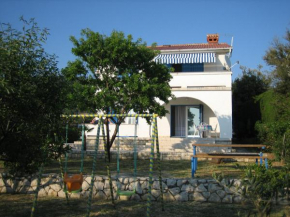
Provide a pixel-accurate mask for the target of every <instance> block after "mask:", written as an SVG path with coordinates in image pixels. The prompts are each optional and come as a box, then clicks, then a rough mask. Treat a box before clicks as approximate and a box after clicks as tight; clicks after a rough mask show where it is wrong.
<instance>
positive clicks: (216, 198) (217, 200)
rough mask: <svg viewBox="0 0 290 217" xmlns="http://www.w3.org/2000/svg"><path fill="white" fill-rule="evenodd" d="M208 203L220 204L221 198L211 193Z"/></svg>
mask: <svg viewBox="0 0 290 217" xmlns="http://www.w3.org/2000/svg"><path fill="white" fill-rule="evenodd" d="M208 201H209V202H213V203H220V202H221V198H220V197H219V196H218V195H217V194H216V193H212V194H211V195H210V197H209V198H208Z"/></svg>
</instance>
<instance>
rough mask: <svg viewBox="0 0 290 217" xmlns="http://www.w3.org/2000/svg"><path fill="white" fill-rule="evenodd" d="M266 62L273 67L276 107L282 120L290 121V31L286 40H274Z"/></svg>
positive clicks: (265, 57) (266, 56)
mask: <svg viewBox="0 0 290 217" xmlns="http://www.w3.org/2000/svg"><path fill="white" fill-rule="evenodd" d="M264 60H265V61H266V63H267V64H268V65H269V66H271V67H272V69H273V70H272V72H271V74H272V77H273V87H274V91H275V93H276V94H275V98H274V99H277V100H276V102H275V107H276V109H277V113H278V116H279V119H280V120H283V121H290V109H289V108H290V107H289V106H290V72H289V71H290V31H289V30H287V31H286V36H285V38H284V40H279V39H274V42H273V44H272V46H271V47H270V48H269V49H268V50H267V52H266V54H265V56H264Z"/></svg>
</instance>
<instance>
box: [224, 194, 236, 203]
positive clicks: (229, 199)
mask: <svg viewBox="0 0 290 217" xmlns="http://www.w3.org/2000/svg"><path fill="white" fill-rule="evenodd" d="M222 202H223V203H233V196H232V195H226V196H225V197H224V198H223V200H222Z"/></svg>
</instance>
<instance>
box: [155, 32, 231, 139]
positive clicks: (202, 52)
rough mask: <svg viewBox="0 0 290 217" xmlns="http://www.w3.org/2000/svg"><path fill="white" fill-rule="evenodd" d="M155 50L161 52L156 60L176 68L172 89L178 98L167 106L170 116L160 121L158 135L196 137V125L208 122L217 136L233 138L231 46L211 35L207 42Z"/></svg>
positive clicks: (165, 46)
mask: <svg viewBox="0 0 290 217" xmlns="http://www.w3.org/2000/svg"><path fill="white" fill-rule="evenodd" d="M156 49H158V50H160V52H161V53H160V55H158V56H157V57H156V58H155V59H154V60H155V61H157V62H160V63H162V64H166V65H168V67H172V68H173V69H174V71H173V72H171V75H172V77H173V78H172V80H171V82H170V86H171V89H172V93H173V94H174V95H175V96H176V99H174V100H171V101H170V103H169V104H167V105H165V106H166V108H167V110H168V111H170V113H169V114H168V115H167V116H166V118H162V119H161V120H159V122H158V124H159V125H158V126H159V135H161V136H171V137H194V136H196V133H195V128H194V126H198V125H199V124H200V123H201V122H205V123H208V124H209V125H211V126H212V127H213V129H216V134H217V135H215V136H218V137H219V138H227V139H230V138H232V91H231V84H232V72H231V70H230V66H231V62H230V56H231V53H232V47H231V46H230V45H228V44H226V43H219V36H218V34H210V35H207V43H203V44H179V45H161V46H157V47H156ZM192 119H193V120H192Z"/></svg>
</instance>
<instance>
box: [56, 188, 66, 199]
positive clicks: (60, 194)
mask: <svg viewBox="0 0 290 217" xmlns="http://www.w3.org/2000/svg"><path fill="white" fill-rule="evenodd" d="M57 196H58V197H60V198H66V196H65V192H64V191H63V190H60V191H59V192H57Z"/></svg>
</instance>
